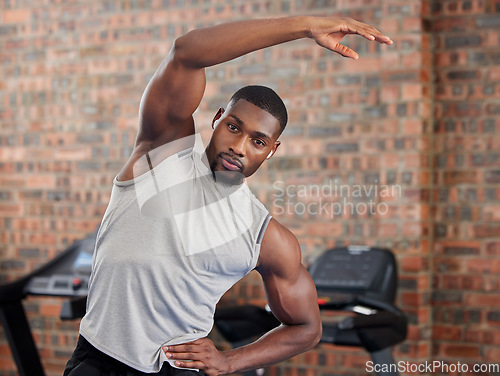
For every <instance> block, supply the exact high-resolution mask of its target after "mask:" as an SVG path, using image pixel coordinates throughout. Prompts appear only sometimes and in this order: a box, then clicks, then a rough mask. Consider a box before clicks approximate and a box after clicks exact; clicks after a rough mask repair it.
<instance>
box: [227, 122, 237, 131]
mask: <svg viewBox="0 0 500 376" xmlns="http://www.w3.org/2000/svg"><path fill="white" fill-rule="evenodd" d="M227 126H228V127H229V129H231V130H232V131H236V130H238V128H237V127H236V125H233V124H228V125H227Z"/></svg>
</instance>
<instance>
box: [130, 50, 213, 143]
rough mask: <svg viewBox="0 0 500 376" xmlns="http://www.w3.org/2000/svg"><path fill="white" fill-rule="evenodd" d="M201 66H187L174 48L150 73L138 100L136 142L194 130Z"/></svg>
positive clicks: (201, 83)
mask: <svg viewBox="0 0 500 376" xmlns="http://www.w3.org/2000/svg"><path fill="white" fill-rule="evenodd" d="M205 84H206V78H205V71H204V69H203V68H201V69H200V68H192V67H187V66H185V65H184V64H182V63H181V62H179V61H178V60H177V59H176V58H175V54H174V49H172V51H170V53H169V54H168V55H167V57H166V58H165V59H164V60H163V62H162V63H161V65H160V67H159V68H158V69H157V71H156V72H155V74H154V75H153V77H152V79H151V81H150V82H149V84H148V86H147V87H146V90H145V91H144V94H143V96H142V99H141V104H140V109H139V115H140V116H139V120H140V128H139V135H138V141H146V140H150V141H151V140H157V139H158V138H159V137H162V138H164V139H165V141H169V139H177V138H180V137H185V136H187V135H189V134H193V133H194V122H193V118H192V115H193V113H194V112H195V110H196V108H197V107H198V105H199V104H200V102H201V99H202V97H203V93H204V91H205Z"/></svg>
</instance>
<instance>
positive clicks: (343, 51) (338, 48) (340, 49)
mask: <svg viewBox="0 0 500 376" xmlns="http://www.w3.org/2000/svg"><path fill="white" fill-rule="evenodd" d="M332 51H333V52H336V53H338V54H340V55H342V56H344V57H349V58H351V59H354V60H358V58H359V56H358V54H357V53H356V51H354V50H351V49H350V48H349V47H347V46H344V45H343V44H340V43H337V44H336V45H335V47H333V48H332Z"/></svg>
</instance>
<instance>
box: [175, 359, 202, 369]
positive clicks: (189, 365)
mask: <svg viewBox="0 0 500 376" xmlns="http://www.w3.org/2000/svg"><path fill="white" fill-rule="evenodd" d="M174 364H175V365H176V366H177V367H182V368H197V369H204V368H203V367H204V366H205V364H203V362H200V361H197V360H194V361H191V362H183V361H182V360H176V361H175V362H174Z"/></svg>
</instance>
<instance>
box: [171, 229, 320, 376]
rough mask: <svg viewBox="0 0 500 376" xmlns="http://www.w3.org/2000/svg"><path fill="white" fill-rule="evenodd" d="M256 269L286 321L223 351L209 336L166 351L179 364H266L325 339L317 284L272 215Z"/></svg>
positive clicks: (209, 368) (211, 374) (236, 367)
mask: <svg viewBox="0 0 500 376" xmlns="http://www.w3.org/2000/svg"><path fill="white" fill-rule="evenodd" d="M257 270H258V271H259V273H260V274H261V275H262V278H263V281H264V287H265V290H266V294H267V300H268V303H269V306H270V307H271V310H272V312H273V313H274V315H275V316H276V318H277V319H278V320H280V322H281V323H282V325H280V326H279V327H277V328H275V329H273V330H272V331H270V332H268V333H267V334H265V335H264V336H263V337H261V338H260V339H258V340H257V341H255V342H253V343H251V344H249V345H246V346H243V347H239V348H237V349H234V350H230V351H226V352H219V351H218V350H217V349H216V348H215V346H214V345H213V343H212V342H211V341H210V340H209V339H207V338H201V339H199V340H196V341H193V342H190V343H186V344H182V345H175V346H168V348H166V349H164V350H165V351H166V354H167V357H169V358H171V359H176V360H177V359H184V360H192V361H189V362H186V361H179V362H176V363H177V365H178V366H179V367H193V368H199V369H202V370H203V371H204V372H205V373H206V374H207V375H208V376H217V375H226V374H231V373H235V372H242V371H247V370H251V369H256V368H261V367H266V366H268V365H271V364H274V363H278V362H280V361H282V360H285V359H287V358H290V357H291V356H294V355H296V354H299V353H301V352H303V351H306V350H309V349H311V348H312V347H314V346H315V345H316V344H317V343H318V341H319V339H320V338H321V319H320V314H319V308H318V301H317V296H316V288H315V286H314V283H313V281H312V279H311V277H310V276H309V273H308V272H307V270H306V269H305V268H304V266H302V264H301V253H300V247H299V244H298V242H297V239H296V238H295V236H294V235H293V234H292V233H291V232H290V231H289V230H287V229H286V228H284V227H283V226H281V225H280V224H279V223H278V222H277V221H276V220H274V219H272V220H271V222H270V223H269V226H268V228H267V229H266V233H265V235H264V238H263V240H262V245H261V253H260V257H259V263H258V267H257Z"/></svg>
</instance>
